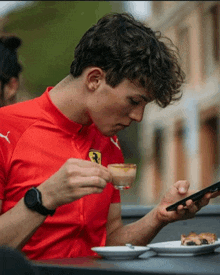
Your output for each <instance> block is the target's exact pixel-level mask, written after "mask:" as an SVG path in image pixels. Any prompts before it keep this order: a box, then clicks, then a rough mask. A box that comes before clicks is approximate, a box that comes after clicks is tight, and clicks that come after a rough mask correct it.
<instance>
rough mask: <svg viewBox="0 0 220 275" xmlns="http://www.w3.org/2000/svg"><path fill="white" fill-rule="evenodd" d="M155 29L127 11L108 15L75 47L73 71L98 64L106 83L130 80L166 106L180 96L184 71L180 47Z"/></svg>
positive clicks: (114, 85) (75, 74)
mask: <svg viewBox="0 0 220 275" xmlns="http://www.w3.org/2000/svg"><path fill="white" fill-rule="evenodd" d="M162 40H163V37H162V36H161V33H160V32H155V31H153V30H152V29H151V28H149V27H146V26H145V25H144V24H143V23H141V22H139V21H137V20H135V19H134V18H133V17H132V16H131V15H128V14H125V13H123V14H117V13H116V14H108V15H106V16H104V17H103V18H101V19H100V20H99V21H98V22H97V24H95V25H94V26H92V27H91V28H90V29H89V30H88V31H87V32H86V33H85V34H84V35H83V37H82V38H81V40H80V42H79V44H78V45H77V47H76V49H75V54H74V61H73V62H72V64H71V69H70V74H71V75H72V76H73V77H74V78H77V77H79V76H80V75H81V74H82V72H83V71H84V69H86V68H88V67H93V66H96V67H99V68H101V69H102V70H103V71H104V72H105V74H106V77H105V80H106V84H107V85H109V86H111V87H112V88H115V87H116V86H117V85H119V84H120V83H121V82H122V81H123V80H125V79H128V80H130V81H132V82H133V83H134V84H135V85H137V86H138V87H142V88H144V89H146V91H147V92H148V93H150V96H151V98H152V100H154V101H155V102H156V103H157V104H158V105H159V106H161V107H166V106H167V105H168V104H170V103H171V102H173V101H175V100H177V99H179V98H180V97H181V91H180V87H181V85H182V83H183V81H184V72H183V71H182V70H181V68H180V67H179V64H178V55H177V51H176V50H177V48H176V47H175V46H174V45H173V44H172V42H171V41H170V40H169V39H168V38H166V41H167V42H169V43H170V47H168V46H167V45H166V44H165V43H164V42H163V41H162Z"/></svg>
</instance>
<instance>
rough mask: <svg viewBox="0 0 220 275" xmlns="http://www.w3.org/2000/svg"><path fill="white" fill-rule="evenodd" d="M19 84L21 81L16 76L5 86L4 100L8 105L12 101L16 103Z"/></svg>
mask: <svg viewBox="0 0 220 275" xmlns="http://www.w3.org/2000/svg"><path fill="white" fill-rule="evenodd" d="M18 86H19V81H18V79H17V78H16V77H11V78H10V80H9V82H8V83H7V84H6V85H5V87H4V100H5V102H6V105H8V104H10V101H12V103H14V102H13V101H14V99H15V96H16V93H17V89H18Z"/></svg>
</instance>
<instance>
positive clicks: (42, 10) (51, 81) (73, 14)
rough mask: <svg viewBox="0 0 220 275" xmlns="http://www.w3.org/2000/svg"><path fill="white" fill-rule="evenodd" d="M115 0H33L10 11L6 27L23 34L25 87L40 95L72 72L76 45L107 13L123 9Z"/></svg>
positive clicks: (22, 49)
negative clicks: (71, 66) (29, 3)
mask: <svg viewBox="0 0 220 275" xmlns="http://www.w3.org/2000/svg"><path fill="white" fill-rule="evenodd" d="M119 9H120V7H119V4H117V3H116V2H115V1H113V2H111V1H33V4H32V5H27V6H25V7H24V8H22V9H17V10H15V11H13V12H12V13H10V14H9V15H8V18H7V23H6V24H5V26H4V31H5V32H7V33H13V34H16V35H17V36H19V37H20V38H21V39H22V41H23V45H22V47H21V48H20V49H19V59H20V61H21V63H22V65H23V67H24V70H23V73H22V77H23V80H24V85H25V88H26V89H27V90H28V91H29V93H31V94H32V95H33V96H37V95H40V94H42V93H43V92H44V90H45V88H46V87H47V86H53V85H55V84H56V83H58V82H59V81H60V80H61V79H62V78H64V77H65V76H66V75H67V74H68V73H69V68H70V65H71V62H72V60H73V55H74V48H75V46H76V45H77V43H78V42H79V40H80V38H81V36H82V35H83V34H84V32H85V31H86V30H87V29H88V28H89V27H91V25H93V24H95V23H96V21H97V20H98V19H99V18H100V17H102V16H103V15H104V14H106V13H109V12H112V11H116V10H118V11H119Z"/></svg>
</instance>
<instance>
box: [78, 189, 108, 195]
mask: <svg viewBox="0 0 220 275" xmlns="http://www.w3.org/2000/svg"><path fill="white" fill-rule="evenodd" d="M102 191H103V189H102V188H98V187H85V188H82V189H81V193H80V197H84V196H87V195H91V194H100V193H102Z"/></svg>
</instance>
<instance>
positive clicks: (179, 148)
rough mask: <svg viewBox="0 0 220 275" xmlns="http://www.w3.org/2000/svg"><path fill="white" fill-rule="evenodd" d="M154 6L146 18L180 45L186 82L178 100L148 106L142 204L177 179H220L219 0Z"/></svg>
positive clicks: (198, 182) (199, 184)
mask: <svg viewBox="0 0 220 275" xmlns="http://www.w3.org/2000/svg"><path fill="white" fill-rule="evenodd" d="M151 9H152V10H151V16H150V18H148V19H147V20H145V23H146V24H147V25H149V26H150V27H152V28H153V30H155V31H156V30H159V31H161V32H162V34H163V35H165V36H167V37H169V38H171V40H172V41H173V42H174V44H175V45H176V46H177V47H178V48H179V50H180V56H181V62H182V66H183V69H184V71H185V73H186V84H185V85H184V87H183V97H182V99H181V100H180V101H179V102H178V103H175V104H173V105H171V106H168V107H166V108H165V109H162V108H160V107H158V106H156V105H155V104H149V105H147V106H146V110H145V114H144V119H143V121H142V123H141V130H140V140H139V144H140V149H141V150H140V152H141V159H142V163H141V177H140V181H139V183H138V196H139V198H140V204H155V203H157V202H158V201H159V199H160V198H161V195H162V194H163V193H164V192H165V191H166V190H167V188H169V187H170V186H171V185H172V184H173V183H174V182H176V181H177V180H182V179H187V180H188V181H189V182H190V184H191V187H192V188H193V189H195V190H196V189H200V188H204V187H206V186H208V185H210V184H212V183H214V182H215V181H218V180H220V167H219V164H220V153H219V150H220V149H219V148H220V146H219V140H220V130H219V129H220V127H219V120H220V114H219V108H220V60H219V50H220V47H219V44H220V31H219V26H220V2H218V1H210V2H209V1H151ZM215 200H217V199H215ZM215 200H214V202H215Z"/></svg>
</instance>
